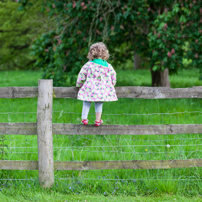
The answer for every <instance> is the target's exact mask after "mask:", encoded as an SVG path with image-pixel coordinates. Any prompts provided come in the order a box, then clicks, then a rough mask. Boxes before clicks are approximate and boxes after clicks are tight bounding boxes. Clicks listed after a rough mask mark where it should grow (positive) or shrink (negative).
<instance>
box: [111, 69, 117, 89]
mask: <svg viewBox="0 0 202 202" xmlns="http://www.w3.org/2000/svg"><path fill="white" fill-rule="evenodd" d="M110 76H111V80H112V85H113V86H115V85H116V72H115V71H114V68H113V67H112V66H111V65H110Z"/></svg>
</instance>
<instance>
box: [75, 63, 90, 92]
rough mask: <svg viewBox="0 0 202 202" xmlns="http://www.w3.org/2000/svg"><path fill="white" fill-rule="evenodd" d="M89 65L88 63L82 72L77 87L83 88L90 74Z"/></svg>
mask: <svg viewBox="0 0 202 202" xmlns="http://www.w3.org/2000/svg"><path fill="white" fill-rule="evenodd" d="M87 64H88V63H86V64H85V65H84V66H83V67H82V68H81V70H80V72H79V75H78V78H77V82H76V87H79V88H81V87H82V86H83V84H84V82H85V81H86V77H87V73H88V65H87Z"/></svg>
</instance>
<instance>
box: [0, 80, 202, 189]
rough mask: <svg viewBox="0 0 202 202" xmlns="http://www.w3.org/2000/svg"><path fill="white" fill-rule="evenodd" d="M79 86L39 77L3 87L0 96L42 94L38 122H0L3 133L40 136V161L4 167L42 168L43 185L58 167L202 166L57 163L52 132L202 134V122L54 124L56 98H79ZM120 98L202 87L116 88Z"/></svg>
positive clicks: (196, 94)
mask: <svg viewBox="0 0 202 202" xmlns="http://www.w3.org/2000/svg"><path fill="white" fill-rule="evenodd" d="M77 92H78V89H77V88H76V87H53V83H52V80H39V85H38V87H4V88H0V98H34V97H38V106H37V123H0V134H3V135H8V134H14V135H37V140H38V161H6V160H1V161H0V169H5V170H38V171H39V182H40V184H41V186H42V187H50V186H52V185H53V183H54V170H96V169H169V168H186V167H202V159H188V160H157V161H146V160H132V161H79V162H78V161H77V162H72V161H69V162H58V161H57V162H53V140H52V134H61V135H165V134H168V135H172V134H184V133H202V124H166V125H102V126H101V127H94V126H93V125H87V126H83V125H81V124H64V123H62V124H61V123H52V99H53V98H76V97H77ZM116 92H117V96H118V97H119V98H143V99H164V98H202V87H201V86H199V87H193V88H178V89H171V88H165V87H116Z"/></svg>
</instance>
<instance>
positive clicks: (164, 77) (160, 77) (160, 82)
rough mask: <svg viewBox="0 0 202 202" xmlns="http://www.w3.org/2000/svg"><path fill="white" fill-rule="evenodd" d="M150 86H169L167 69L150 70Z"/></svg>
mask: <svg viewBox="0 0 202 202" xmlns="http://www.w3.org/2000/svg"><path fill="white" fill-rule="evenodd" d="M151 77H152V86H161V87H170V80H169V70H168V69H165V70H163V71H161V70H157V71H152V70H151Z"/></svg>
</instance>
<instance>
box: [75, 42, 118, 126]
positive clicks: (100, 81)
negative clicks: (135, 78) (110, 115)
mask: <svg viewBox="0 0 202 202" xmlns="http://www.w3.org/2000/svg"><path fill="white" fill-rule="evenodd" d="M87 58H88V59H89V62H87V63H86V64H85V65H84V66H83V67H82V68H81V70H80V72H79V75H78V79H77V83H76V87H80V89H79V92H78V97H77V98H78V99H79V100H82V101H83V109H82V121H81V123H82V124H84V125H87V124H88V119H87V118H88V113H89V110H90V106H91V103H92V102H95V114H96V120H95V126H100V125H101V124H102V123H103V120H102V119H101V115H102V106H103V102H110V101H116V100H118V99H117V96H116V92H115V89H114V86H115V84H116V72H115V71H114V69H113V67H112V66H111V64H109V63H107V62H106V60H107V59H108V58H109V51H108V50H107V48H106V46H105V44H104V43H102V42H99V43H95V44H93V45H92V46H91V47H90V50H89V53H88V56H87Z"/></svg>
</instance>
